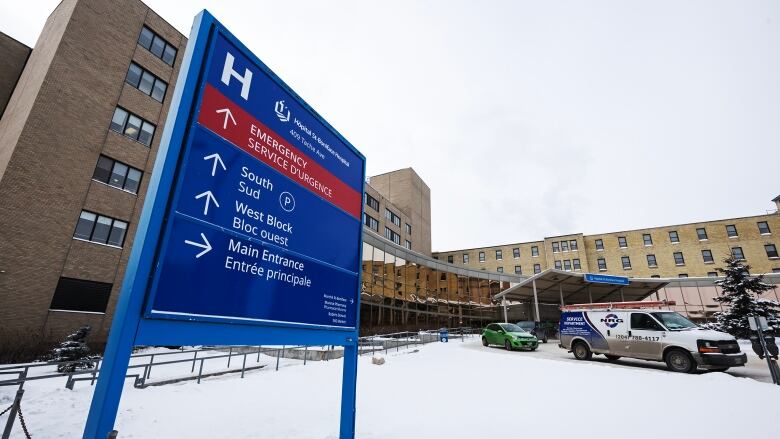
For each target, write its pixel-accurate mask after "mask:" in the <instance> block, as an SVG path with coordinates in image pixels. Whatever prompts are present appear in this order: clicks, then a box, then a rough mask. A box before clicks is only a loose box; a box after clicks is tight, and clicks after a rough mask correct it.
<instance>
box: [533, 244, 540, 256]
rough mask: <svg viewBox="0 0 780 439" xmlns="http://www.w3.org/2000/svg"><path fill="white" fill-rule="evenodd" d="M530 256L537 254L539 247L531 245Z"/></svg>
mask: <svg viewBox="0 0 780 439" xmlns="http://www.w3.org/2000/svg"><path fill="white" fill-rule="evenodd" d="M531 256H533V257H537V256H539V247H537V246H533V247H531Z"/></svg>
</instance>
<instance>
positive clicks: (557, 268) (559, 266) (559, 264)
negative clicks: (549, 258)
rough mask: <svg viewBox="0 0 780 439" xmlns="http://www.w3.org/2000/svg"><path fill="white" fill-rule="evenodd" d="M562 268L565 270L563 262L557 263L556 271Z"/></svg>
mask: <svg viewBox="0 0 780 439" xmlns="http://www.w3.org/2000/svg"><path fill="white" fill-rule="evenodd" d="M561 268H563V265H562V264H561V261H555V269H556V270H560V269H561Z"/></svg>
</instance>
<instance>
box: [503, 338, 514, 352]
mask: <svg viewBox="0 0 780 439" xmlns="http://www.w3.org/2000/svg"><path fill="white" fill-rule="evenodd" d="M504 348H505V349H506V350H508V351H511V350H512V343H509V340H504Z"/></svg>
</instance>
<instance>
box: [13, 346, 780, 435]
mask: <svg viewBox="0 0 780 439" xmlns="http://www.w3.org/2000/svg"><path fill="white" fill-rule="evenodd" d="M556 349H558V348H557V347H555V346H554V345H551V344H548V345H544V346H543V349H542V352H536V353H531V352H506V351H504V350H501V349H497V348H484V347H482V346H481V345H480V344H479V341H478V339H476V338H474V339H472V340H469V341H466V342H459V341H451V342H450V343H447V344H444V343H432V344H428V345H425V346H422V347H420V348H419V351H417V352H414V349H410V350H406V351H404V350H401V351H400V352H398V353H395V352H390V353H389V355H387V356H386V357H385V358H386V363H385V364H384V365H381V366H377V365H373V364H371V358H370V356H363V357H361V358H360V364H359V369H358V415H357V437H359V438H364V439H370V438H387V439H391V438H392V439H401V438H403V439H408V438H438V437H448V438H483V437H496V438H498V437H519V436H524V437H525V436H530V435H535V434H540V435H545V436H546V437H564V436H565V435H569V434H571V435H576V437H578V438H579V439H587V438H593V439H596V438H598V439H602V438H603V437H604V436H605V435H606V436H614V435H619V436H623V435H630V437H632V438H653V439H656V438H658V437H694V436H695V437H708V438H734V437H742V438H754V437H765V435H766V432H767V431H774V429H775V428H776V419H777V416H778V414H780V409H779V408H778V407H780V405H778V401H780V386H773V385H771V384H766V383H762V382H758V381H756V380H754V379H751V378H741V377H736V376H731V375H728V374H726V373H703V374H695V375H682V374H672V373H668V372H666V371H663V370H660V369H658V368H655V367H638V366H631V365H625V364H624V365H610V364H607V363H603V362H597V361H594V362H587V363H585V362H575V361H570V360H569V359H568V358H567V357H566V355H564V354H565V353H564V352H563V351H562V350H559V349H558V351H555V350H556ZM556 352H557V354H556ZM556 355H557V356H556ZM750 361H754V359H753V358H750ZM261 363H265V364H267V365H268V366H267V367H266V368H265V369H260V370H255V371H251V372H247V374H246V378H244V379H240V378H239V377H238V375H228V376H220V377H214V378H207V379H204V380H203V381H202V383H201V384H199V385H198V384H195V383H194V382H183V383H177V384H171V385H166V386H161V387H149V388H146V389H134V388H133V387H132V384H131V380H128V381H127V386H126V388H125V392H124V394H123V397H122V403H121V406H120V413H119V416H118V420H117V429H118V430H119V437H120V438H178V437H187V438H256V437H272V438H336V437H338V417H339V393H340V383H341V364H342V363H341V361H340V360H332V361H327V362H309V363H308V364H307V365H306V366H303V364H302V362H299V361H295V360H285V359H283V360H282V363H281V367H280V370H279V371H278V372H276V371H274V366H275V363H276V359H275V358H271V357H263V358H261ZM207 364H208V363H207ZM247 365H248V366H249V364H247ZM252 365H254V361H253V362H252ZM155 370H156V369H155ZM184 372H185V373H188V372H189V368H186V370H185V371H184ZM153 373H154V372H153ZM153 378H154V376H153ZM26 389H27V392H26V393H25V396H24V400H23V402H22V409H23V411H24V414H25V418H26V419H27V423H28V426H29V427H30V432H31V434H32V436H33V437H35V438H75V437H80V435H81V430H82V428H83V424H84V420H85V418H86V413H87V409H88V407H89V401H90V398H91V396H92V390H93V387H90V386H89V383H88V382H87V383H84V382H82V383H77V384H76V387H75V389H74V390H73V391H71V390H68V389H65V388H64V380H63V379H53V380H42V381H37V382H36V381H33V382H30V383H29V384H28V385H26ZM14 392H15V389H11V388H8V387H3V388H0V408H4V407H6V406H7V405H9V404H10V403H11V401H12V398H13V394H14ZM748 419H750V420H751V421H750V422H747V421H746V420H748ZM0 421H1V422H0V423H2V424H3V425H4V424H5V417H3V418H1V419H0ZM12 437H22V436H21V429H20V428H19V426H18V424H17V426H16V427H15V428H14V434H13V435H12Z"/></svg>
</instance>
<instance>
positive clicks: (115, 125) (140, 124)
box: [110, 107, 156, 146]
mask: <svg viewBox="0 0 780 439" xmlns="http://www.w3.org/2000/svg"><path fill="white" fill-rule="evenodd" d="M110 127H111V130H112V131H116V132H117V133H119V134H123V135H125V136H127V137H129V138H131V139H133V140H137V141H138V142H141V143H142V144H144V145H146V146H151V145H152V138H154V130H155V128H156V127H155V126H154V124H153V123H151V122H149V121H147V120H144V119H142V118H141V117H140V116H137V115H135V114H133V113H131V112H129V111H127V110H125V109H124V108H122V107H116V110H114V116H113V117H112V118H111V126H110Z"/></svg>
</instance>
